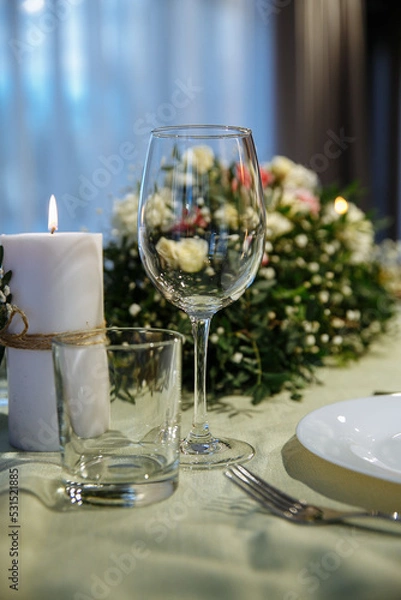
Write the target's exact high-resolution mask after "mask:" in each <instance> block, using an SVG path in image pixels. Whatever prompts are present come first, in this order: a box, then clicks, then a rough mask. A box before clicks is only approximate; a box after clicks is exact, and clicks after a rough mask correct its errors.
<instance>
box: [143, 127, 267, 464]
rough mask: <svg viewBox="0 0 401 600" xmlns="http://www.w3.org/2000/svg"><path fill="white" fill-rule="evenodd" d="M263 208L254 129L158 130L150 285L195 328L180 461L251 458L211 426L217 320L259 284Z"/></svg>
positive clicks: (148, 173)
mask: <svg viewBox="0 0 401 600" xmlns="http://www.w3.org/2000/svg"><path fill="white" fill-rule="evenodd" d="M264 236H265V209H264V204H263V194H262V186H261V182H260V175H259V167H258V161H257V156H256V151H255V146H254V143H253V139H252V133H251V131H250V130H249V129H245V128H239V127H227V126H213V125H189V126H177V127H163V128H159V129H155V130H154V131H153V132H152V133H151V138H150V142H149V147H148V153H147V158H146V162H145V168H144V173H143V179H142V186H141V193H140V204H139V220H138V237H139V251H140V256H141V260H142V262H143V265H144V267H145V270H146V272H147V273H148V275H149V277H150V279H151V281H152V282H153V284H154V285H155V286H156V288H157V289H158V290H159V291H160V292H161V293H162V294H163V295H164V296H165V298H166V299H167V300H169V301H170V302H171V303H172V304H174V305H175V306H177V307H178V308H180V309H181V310H183V311H185V312H186V313H187V314H188V316H189V318H190V320H191V323H192V331H193V337H194V344H195V385H194V416H193V424H192V429H191V431H190V432H189V434H188V435H187V437H186V438H185V440H184V441H183V442H182V444H181V451H182V454H181V464H183V465H191V466H193V467H198V468H210V467H212V466H224V465H226V464H228V463H233V462H239V461H244V460H247V459H249V458H251V457H252V456H253V453H254V450H253V448H252V446H250V445H249V444H248V443H246V442H242V441H238V440H232V439H227V438H220V437H216V436H214V435H212V433H211V432H210V430H209V425H208V421H207V408H206V363H207V344H208V336H209V328H210V322H211V319H212V317H213V315H214V314H215V313H216V312H217V311H218V310H220V309H222V308H224V307H225V306H227V305H229V304H231V303H232V302H234V301H235V300H237V299H238V298H239V297H240V296H241V295H242V294H243V293H244V291H245V290H246V288H247V287H248V286H249V285H250V284H251V283H252V281H253V279H254V277H255V275H256V273H257V270H258V267H259V264H260V261H261V258H262V255H263V250H264Z"/></svg>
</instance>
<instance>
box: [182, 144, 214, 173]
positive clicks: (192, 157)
mask: <svg viewBox="0 0 401 600" xmlns="http://www.w3.org/2000/svg"><path fill="white" fill-rule="evenodd" d="M182 159H183V161H184V163H186V164H187V165H191V166H192V167H193V168H194V169H196V170H197V171H198V173H206V172H207V171H210V169H211V168H212V167H213V164H214V153H213V150H212V149H211V148H210V147H209V146H194V147H193V148H189V149H188V150H186V151H185V152H184V154H183V156H182Z"/></svg>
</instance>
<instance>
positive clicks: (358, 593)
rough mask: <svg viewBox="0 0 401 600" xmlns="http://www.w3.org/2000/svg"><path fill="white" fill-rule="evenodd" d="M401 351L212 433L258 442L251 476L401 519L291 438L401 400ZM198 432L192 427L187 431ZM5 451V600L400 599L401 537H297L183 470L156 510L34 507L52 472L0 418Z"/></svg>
mask: <svg viewBox="0 0 401 600" xmlns="http://www.w3.org/2000/svg"><path fill="white" fill-rule="evenodd" d="M400 342H401V340H400V335H399V334H398V333H396V332H394V335H392V336H389V337H386V338H385V339H384V340H381V341H380V343H378V344H377V345H376V346H375V348H374V349H372V351H371V352H370V354H369V355H367V356H366V357H365V358H363V359H362V360H361V361H360V362H358V363H355V364H353V365H351V366H349V367H347V368H341V369H336V368H324V369H322V370H321V371H320V372H319V375H320V378H321V380H322V382H323V384H322V385H313V386H311V387H310V388H308V389H307V391H306V392H305V395H304V398H303V400H302V401H301V402H294V401H292V400H290V399H289V398H288V397H287V396H286V395H284V394H283V395H280V396H277V397H274V398H272V399H269V400H268V401H265V402H264V403H262V404H261V405H259V406H257V407H252V406H251V404H250V401H249V399H246V398H240V397H239V398H226V399H225V401H226V402H227V405H228V406H232V407H234V408H235V409H238V410H239V414H237V416H230V414H231V413H230V411H229V412H220V413H219V412H216V411H213V412H211V414H210V419H209V420H210V425H211V429H212V431H214V432H216V433H218V434H224V435H229V436H236V437H238V438H242V439H246V440H248V441H250V442H251V443H252V444H253V445H254V446H255V448H256V456H255V458H254V459H253V460H252V461H251V462H250V463H249V467H250V468H252V469H253V470H254V471H255V472H257V473H259V474H260V475H262V476H264V477H265V478H267V479H268V480H269V481H271V482H272V483H274V484H275V485H277V486H279V487H281V488H284V489H286V490H287V491H288V492H290V493H292V494H295V495H298V496H300V497H303V498H307V499H308V500H311V501H314V502H320V503H324V504H325V505H327V506H332V507H345V506H347V505H350V504H353V505H358V504H359V505H365V506H372V507H375V508H378V509H382V510H396V509H398V510H400V511H401V486H400V485H397V484H391V483H388V482H385V481H381V480H378V479H374V478H371V477H368V476H364V475H358V474H356V473H353V472H351V471H348V470H346V469H343V468H340V467H336V466H334V465H332V464H330V463H328V462H326V461H323V460H322V459H319V458H317V457H316V456H314V455H312V454H311V453H310V452H308V451H307V450H306V449H304V448H303V447H302V446H301V444H300V443H299V441H298V440H297V439H296V437H295V435H294V434H295V428H296V425H297V423H298V422H299V420H300V419H301V418H302V417H303V416H304V415H306V414H307V413H308V412H310V411H311V410H313V409H314V408H316V407H319V406H323V405H325V404H328V403H332V402H337V401H340V400H345V399H349V398H357V397H365V396H370V395H372V393H373V391H375V390H385V391H392V390H401V343H400ZM3 412H4V411H3ZM189 420H190V414H189V413H185V414H184V416H183V422H184V424H183V429H185V428H186V426H187V425H188V423H189ZM400 431H401V423H400ZM0 450H1V451H2V454H1V455H0V464H1V466H2V468H3V470H2V472H1V478H0V490H1V495H0V535H1V538H0V564H1V579H0V598H1V599H3V600H6V599H8V598H18V600H67V599H68V600H88V599H104V598H107V599H111V600H214V599H216V600H217V599H218V600H225V599H230V600H248V599H249V600H301V599H302V600H314V599H322V600H332V599H333V600H334V599H335V600H337V599H338V600H340V599H341V600H343V599H352V600H377V599H378V598H382V599H384V600H399V599H400V598H401V525H400V526H399V528H398V529H397V526H396V525H391V527H390V528H389V530H388V531H372V530H369V529H362V528H356V527H354V526H353V525H348V526H347V525H331V526H297V525H294V524H291V523H288V522H285V521H283V520H280V519H278V518H276V517H274V516H271V515H267V514H264V513H262V512H261V511H260V509H259V508H258V507H257V505H256V504H255V503H254V502H253V501H252V500H250V499H249V498H247V497H246V496H245V495H244V494H243V493H242V492H241V491H240V490H238V488H237V487H236V486H234V485H233V484H232V483H231V482H230V481H229V480H228V479H227V478H225V477H224V475H223V472H222V470H211V471H207V472H204V471H203V472H202V471H198V472H195V471H194V472H190V471H184V470H183V471H182V472H181V474H180V484H179V487H178V490H177V491H176V493H175V494H174V495H173V496H172V497H171V498H169V499H168V500H166V501H164V502H161V503H159V504H157V505H153V506H149V507H144V508H139V509H123V508H117V509H116V508H108V509H99V508H96V509H84V510H81V509H78V510H71V511H67V512H59V511H56V510H52V509H50V508H48V507H47V506H45V505H44V504H43V503H42V502H41V501H39V500H38V499H37V497H35V495H33V494H32V493H30V492H32V491H33V490H36V492H37V491H38V490H40V489H42V490H43V494H44V495H46V494H48V493H49V492H48V491H47V492H46V490H48V486H49V484H51V482H52V480H53V479H54V475H55V472H56V469H57V467H55V466H52V465H46V464H45V463H42V464H30V463H29V462H27V461H28V460H29V459H30V458H32V455H27V454H26V453H18V452H16V451H13V450H12V449H11V448H10V447H8V442H7V416H6V414H0ZM39 458H40V459H42V460H43V459H45V458H46V456H45V455H39ZM49 458H50V457H49ZM12 465H18V474H19V490H20V491H19V514H18V524H19V525H20V527H19V528H18V535H17V536H16V539H17V549H18V561H19V562H18V575H17V581H18V592H17V591H16V590H13V589H10V587H9V586H10V584H11V583H12V580H8V577H9V575H10V573H12V572H10V571H8V569H10V568H11V567H12V562H11V561H12V557H11V556H10V548H12V547H13V546H12V542H13V538H12V535H10V533H11V534H12V531H13V530H12V527H11V524H10V516H9V487H8V486H9V468H10V466H12ZM14 533H15V532H14Z"/></svg>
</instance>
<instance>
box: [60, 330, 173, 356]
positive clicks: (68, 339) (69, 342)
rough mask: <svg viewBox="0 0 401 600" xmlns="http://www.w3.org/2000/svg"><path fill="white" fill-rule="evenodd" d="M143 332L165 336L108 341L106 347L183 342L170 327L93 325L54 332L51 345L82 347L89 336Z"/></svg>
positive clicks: (133, 346)
mask: <svg viewBox="0 0 401 600" xmlns="http://www.w3.org/2000/svg"><path fill="white" fill-rule="evenodd" d="M113 331H114V332H118V331H121V332H126V333H128V332H133V333H135V332H143V333H146V334H153V333H154V334H159V335H161V334H163V336H165V337H164V338H163V339H159V340H148V341H140V342H124V343H122V344H117V343H110V344H108V345H107V348H108V349H109V350H113V349H117V348H118V349H126V350H127V349H129V348H136V349H141V348H149V347H157V348H160V347H163V346H169V345H171V344H174V343H177V342H178V341H180V342H181V344H184V343H185V336H184V335H183V334H182V333H180V332H178V331H173V330H172V329H163V328H156V327H151V328H147V327H113V326H110V327H95V328H93V329H82V330H78V331H69V332H68V331H67V332H64V333H59V334H55V335H54V337H53V338H52V345H53V346H60V347H67V348H73V347H75V348H78V347H79V348H82V347H83V346H85V345H87V342H88V339H89V338H90V337H96V336H99V335H101V334H107V333H109V332H113ZM77 334H78V336H79V334H82V335H83V340H82V341H79V339H77Z"/></svg>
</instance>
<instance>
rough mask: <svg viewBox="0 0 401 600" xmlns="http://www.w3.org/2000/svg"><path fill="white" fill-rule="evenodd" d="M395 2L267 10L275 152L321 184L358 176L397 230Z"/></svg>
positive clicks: (359, 0) (398, 41) (364, 201)
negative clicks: (273, 50) (270, 14)
mask: <svg viewBox="0 0 401 600" xmlns="http://www.w3.org/2000/svg"><path fill="white" fill-rule="evenodd" d="M400 13H401V3H400V2H399V1H398V0H395V1H393V2H391V1H389V0H387V1H386V0H384V1H383V0H365V1H364V0H334V1H332V0H330V1H328V0H297V1H296V2H291V3H288V2H287V3H286V6H285V7H284V5H283V8H282V10H281V11H280V13H279V14H278V15H277V69H276V78H277V118H278V122H277V150H278V153H280V154H284V155H287V156H289V157H290V158H292V159H293V160H295V161H297V162H300V163H303V164H304V165H306V166H308V167H310V168H312V169H314V170H315V171H317V172H318V174H319V176H320V179H321V181H322V183H323V184H332V183H338V184H339V186H346V185H348V184H350V183H351V182H353V181H355V180H358V181H359V183H360V184H361V186H362V188H363V190H364V193H363V196H362V197H361V199H360V205H361V207H362V208H363V209H365V210H369V209H374V212H375V213H376V214H377V215H378V216H382V217H384V216H385V217H389V218H390V219H391V221H392V224H391V226H389V227H388V228H387V230H386V231H385V232H383V234H382V237H384V236H385V235H392V236H393V237H395V236H397V235H398V236H399V235H400V226H399V224H398V219H399V210H398V204H399V195H400V177H399V173H400V148H399V145H400V136H399V128H400V122H399V121H400V74H401V70H400V56H401V52H400V48H401V29H400Z"/></svg>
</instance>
